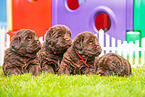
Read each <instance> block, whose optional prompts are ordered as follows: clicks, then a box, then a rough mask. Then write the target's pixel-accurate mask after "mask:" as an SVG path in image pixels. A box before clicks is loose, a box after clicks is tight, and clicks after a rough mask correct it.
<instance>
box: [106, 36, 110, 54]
mask: <svg viewBox="0 0 145 97" xmlns="http://www.w3.org/2000/svg"><path fill="white" fill-rule="evenodd" d="M109 52H110V36H109V35H108V34H106V54H107V53H109Z"/></svg>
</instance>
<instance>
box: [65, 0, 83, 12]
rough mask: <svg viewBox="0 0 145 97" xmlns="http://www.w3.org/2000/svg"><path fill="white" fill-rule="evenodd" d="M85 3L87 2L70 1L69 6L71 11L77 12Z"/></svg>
mask: <svg viewBox="0 0 145 97" xmlns="http://www.w3.org/2000/svg"><path fill="white" fill-rule="evenodd" d="M84 2H85V0H68V1H67V4H68V7H69V8H70V9H71V10H76V9H77V8H79V6H80V5H81V4H83V3H84Z"/></svg>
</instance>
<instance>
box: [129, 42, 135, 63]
mask: <svg viewBox="0 0 145 97" xmlns="http://www.w3.org/2000/svg"><path fill="white" fill-rule="evenodd" d="M129 47H130V48H131V49H129V62H130V64H131V65H132V66H133V51H134V47H133V41H130V42H129Z"/></svg>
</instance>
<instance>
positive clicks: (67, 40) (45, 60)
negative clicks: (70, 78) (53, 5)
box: [39, 25, 72, 73]
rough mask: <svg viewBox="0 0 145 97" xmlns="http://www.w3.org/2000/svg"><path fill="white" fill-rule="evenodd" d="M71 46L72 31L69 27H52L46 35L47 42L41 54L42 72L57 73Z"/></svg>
mask: <svg viewBox="0 0 145 97" xmlns="http://www.w3.org/2000/svg"><path fill="white" fill-rule="evenodd" d="M71 44H72V38H71V31H70V29H69V28H68V27H67V26H65V25H55V26H53V27H51V28H50V29H49V30H48V31H47V33H46V37H45V41H44V43H43V46H42V49H41V50H40V52H39V60H40V64H41V68H42V71H44V72H49V73H55V72H57V71H58V68H59V64H60V62H61V60H62V57H63V54H64V52H66V50H67V49H68V48H69V47H70V46H71Z"/></svg>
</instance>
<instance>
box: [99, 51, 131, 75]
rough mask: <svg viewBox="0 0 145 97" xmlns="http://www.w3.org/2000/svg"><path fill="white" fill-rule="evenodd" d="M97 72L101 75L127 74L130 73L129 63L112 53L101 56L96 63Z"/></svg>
mask: <svg viewBox="0 0 145 97" xmlns="http://www.w3.org/2000/svg"><path fill="white" fill-rule="evenodd" d="M97 74H99V75H102V76H107V75H108V76H110V75H113V74H114V75H118V76H127V75H130V74H132V72H131V65H130V63H129V62H128V61H127V60H126V59H124V58H123V57H122V56H119V55H117V54H114V53H109V54H106V55H104V56H102V57H101V58H100V59H99V61H98V63H97Z"/></svg>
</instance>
